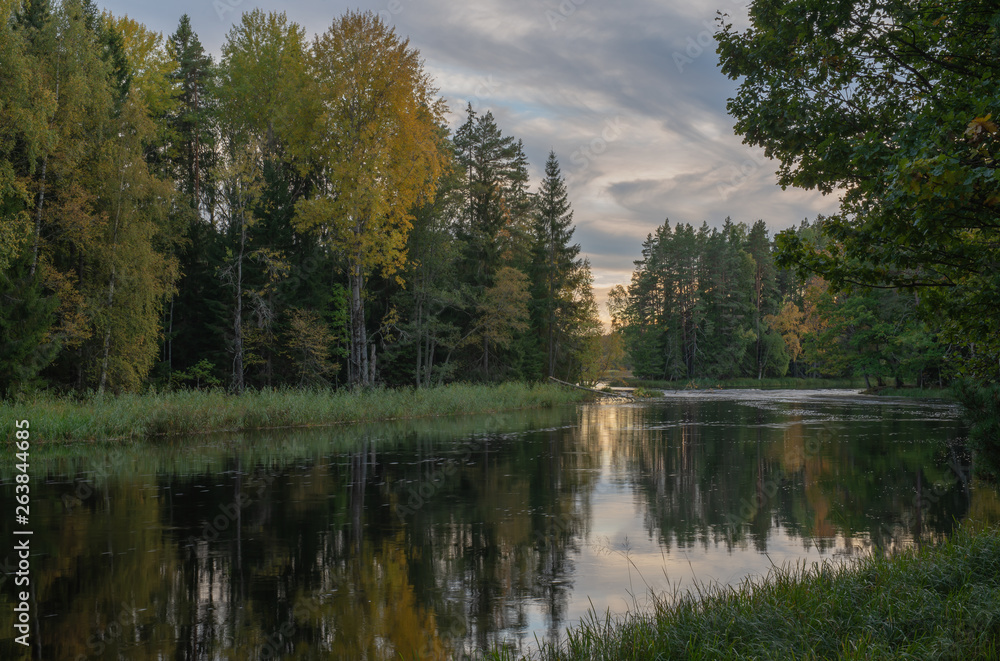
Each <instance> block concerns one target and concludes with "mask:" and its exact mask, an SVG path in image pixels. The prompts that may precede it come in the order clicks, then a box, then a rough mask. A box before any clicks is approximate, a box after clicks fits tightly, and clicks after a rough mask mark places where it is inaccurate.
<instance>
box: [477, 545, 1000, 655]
mask: <svg viewBox="0 0 1000 661" xmlns="http://www.w3.org/2000/svg"><path fill="white" fill-rule="evenodd" d="M515 658H518V657H516V656H515V655H512V654H511V653H510V652H507V651H494V652H492V653H490V654H488V655H487V656H486V659H489V660H491V661H500V660H501V659H515ZM525 658H527V657H525ZM530 658H534V659H542V660H544V661H571V660H582V659H588V660H592V659H608V660H610V659H617V660H628V659H793V658H794V659H827V658H829V659H832V658H841V659H889V658H891V659H998V658H1000V533H998V531H997V529H995V528H987V529H985V530H980V531H978V532H973V531H971V530H968V529H964V530H960V531H959V532H958V533H957V534H956V535H955V537H954V538H953V539H952V540H951V541H949V542H947V543H945V544H943V545H941V546H937V547H933V548H925V549H923V550H921V551H920V552H906V553H902V554H900V555H897V556H895V557H889V558H885V557H865V558H862V559H859V560H856V561H854V562H852V563H847V564H843V565H840V566H831V565H825V566H821V567H820V566H814V568H812V569H803V568H802V567H799V568H798V569H787V568H785V569H775V570H773V571H772V572H771V573H770V575H769V576H768V577H766V578H765V579H759V580H754V581H747V582H746V583H744V584H743V585H742V586H740V587H738V588H710V589H706V590H702V592H701V594H699V595H697V596H695V595H690V594H689V595H686V596H683V597H676V598H675V599H674V600H673V603H672V604H668V603H667V601H664V600H660V601H658V602H657V605H656V607H655V609H654V610H653V612H650V613H646V614H633V615H627V616H624V617H621V618H615V617H613V616H606V617H597V616H592V617H590V618H589V619H587V620H585V621H584V622H583V623H582V624H581V625H580V626H579V627H577V628H575V629H571V630H570V631H569V633H568V638H567V641H566V642H564V643H563V644H562V645H560V646H558V647H551V646H550V647H547V648H543V649H542V650H541V652H539V653H536V654H535V655H534V656H533V657H530Z"/></svg>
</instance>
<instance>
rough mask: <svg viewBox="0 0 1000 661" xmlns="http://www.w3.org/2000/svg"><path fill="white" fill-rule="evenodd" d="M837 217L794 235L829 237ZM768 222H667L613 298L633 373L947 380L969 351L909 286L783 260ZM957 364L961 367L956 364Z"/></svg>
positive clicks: (872, 383) (937, 384)
mask: <svg viewBox="0 0 1000 661" xmlns="http://www.w3.org/2000/svg"><path fill="white" fill-rule="evenodd" d="M825 223H826V219H824V218H823V217H822V216H820V217H819V218H817V219H816V220H815V221H813V222H809V221H802V223H801V224H800V225H799V226H798V227H797V228H794V229H793V230H791V232H789V233H787V234H786V236H795V237H797V238H799V239H800V240H803V241H807V240H808V241H814V242H823V241H825V239H824V235H823V228H824V225H825ZM775 253H776V250H775V245H774V242H773V241H772V240H771V238H770V237H769V235H768V230H767V227H766V225H765V223H764V221H763V220H758V221H757V222H755V223H754V224H753V225H752V226H747V225H746V224H745V223H734V222H732V221H731V220H730V219H728V218H727V219H726V220H725V222H724V224H723V226H722V228H721V229H714V228H711V229H710V228H709V227H708V225H707V224H703V225H702V226H701V227H700V228H699V229H697V230H695V229H694V228H693V227H692V226H691V225H685V224H681V223H678V224H676V225H675V226H674V227H673V228H671V226H670V222H669V221H667V222H666V223H664V224H663V225H662V226H661V227H659V228H658V229H657V230H656V233H655V234H650V235H649V236H648V237H647V239H646V241H645V242H644V243H643V245H642V259H641V260H638V261H637V262H636V269H635V272H634V273H633V275H632V282H631V283H630V284H629V286H628V287H624V286H622V285H618V286H617V287H615V288H614V289H613V290H612V292H611V295H610V301H609V308H610V310H611V313H612V325H613V327H614V330H615V331H616V332H618V333H621V335H622V336H623V339H624V343H625V347H626V349H627V353H628V355H629V357H630V361H631V367H632V370H633V372H634V373H635V374H636V375H637V376H640V377H643V378H647V379H656V380H671V381H677V380H681V381H683V380H689V379H698V378H709V379H719V380H724V379H732V378H738V377H749V378H755V379H761V378H763V377H783V376H786V375H788V376H792V377H844V376H856V377H859V378H861V377H863V378H864V379H865V381H866V385H867V386H868V387H869V388H872V387H881V386H886V385H891V386H895V387H903V386H904V385H906V386H917V387H920V388H924V387H934V388H941V387H942V386H943V384H944V383H946V382H948V381H950V379H951V377H952V376H953V374H954V372H950V371H949V358H950V357H952V356H957V355H958V354H959V353H960V350H959V349H958V348H957V347H956V346H955V344H954V343H952V342H948V341H947V340H946V339H945V333H944V329H943V327H942V326H941V325H940V324H938V325H935V324H934V323H933V322H932V321H929V320H927V319H925V318H924V317H922V316H921V315H920V314H919V310H918V304H919V302H920V301H919V298H920V297H919V295H918V294H916V293H906V292H905V291H903V290H900V289H872V288H869V289H857V290H855V291H838V290H835V289H833V288H832V287H831V286H830V284H829V282H827V281H826V280H825V279H823V278H822V277H821V276H819V275H816V274H807V273H805V272H803V271H800V270H799V269H796V268H780V267H778V266H776V264H775ZM952 367H954V366H952Z"/></svg>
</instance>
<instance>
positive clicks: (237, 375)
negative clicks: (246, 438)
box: [233, 218, 247, 394]
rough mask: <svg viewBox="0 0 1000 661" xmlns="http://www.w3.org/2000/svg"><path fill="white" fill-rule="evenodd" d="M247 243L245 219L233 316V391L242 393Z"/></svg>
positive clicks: (242, 227)
mask: <svg viewBox="0 0 1000 661" xmlns="http://www.w3.org/2000/svg"><path fill="white" fill-rule="evenodd" d="M246 243H247V224H246V218H244V219H243V222H242V223H241V225H240V253H239V255H238V256H237V258H236V314H235V315H233V317H234V319H233V332H234V338H233V354H234V355H233V390H234V391H235V392H236V393H237V394H240V393H242V392H243V388H244V383H243V253H244V251H245V249H246Z"/></svg>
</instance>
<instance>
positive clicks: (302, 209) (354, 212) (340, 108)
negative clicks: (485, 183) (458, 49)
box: [294, 12, 445, 385]
mask: <svg viewBox="0 0 1000 661" xmlns="http://www.w3.org/2000/svg"><path fill="white" fill-rule="evenodd" d="M310 69H311V71H310V73H311V76H310V77H311V79H312V84H313V85H314V87H313V89H312V94H313V96H314V100H315V101H316V106H315V107H316V108H317V115H316V117H315V121H314V124H313V125H312V130H311V131H309V133H308V134H304V135H302V136H300V138H301V140H300V141H299V144H298V145H297V149H298V150H299V151H300V153H301V155H302V157H303V160H308V161H309V162H310V163H311V165H312V166H313V167H314V168H316V171H317V172H318V173H319V178H318V179H319V181H318V186H317V192H316V194H315V195H313V196H312V197H311V198H310V199H308V200H304V201H302V202H300V203H299V204H297V205H296V214H295V221H294V222H295V226H296V229H298V230H299V231H303V232H313V233H316V234H317V235H319V236H320V237H321V238H322V240H323V241H324V242H326V244H327V246H328V247H329V248H330V249H332V250H335V251H337V252H338V253H340V254H341V255H343V257H344V261H345V263H346V265H347V276H348V282H349V295H350V297H351V300H350V306H349V307H350V347H351V351H350V363H349V375H348V378H349V380H350V382H351V383H353V384H361V385H370V384H372V382H373V380H374V371H375V370H374V351H373V352H372V355H371V357H370V355H369V352H368V336H367V333H366V329H365V311H364V298H365V284H366V280H367V279H368V277H369V276H370V275H372V274H373V273H375V272H379V273H381V274H382V275H383V276H391V275H393V274H395V273H396V272H398V271H399V270H401V268H402V267H403V265H404V264H405V262H406V238H407V236H408V235H409V232H410V228H411V227H412V224H411V223H412V218H413V216H412V215H411V210H412V209H413V208H414V206H415V205H416V204H417V203H419V202H421V201H424V200H427V199H429V198H431V197H432V196H433V194H434V191H435V187H436V184H437V181H438V178H439V176H440V173H441V170H442V167H443V166H444V156H443V155H442V154H441V152H440V150H439V149H438V146H437V142H438V141H437V139H436V135H435V128H436V126H437V125H438V124H440V123H442V121H443V114H444V110H445V107H444V104H443V102H442V101H441V100H439V99H437V98H436V96H435V95H436V92H437V90H435V89H434V88H433V87H432V86H431V83H430V79H429V78H428V76H427V75H426V74H425V73H424V71H423V65H422V63H421V61H420V58H419V54H418V53H417V51H416V50H414V49H412V48H410V47H409V42H408V41H407V40H405V39H400V38H399V37H398V36H397V35H396V33H395V31H394V30H393V29H392V28H391V27H390V26H388V25H386V24H385V23H384V22H382V20H381V19H379V18H378V17H377V16H376V15H375V14H374V13H372V12H367V13H359V12H349V13H347V14H345V15H344V16H342V17H340V18H338V19H336V20H335V21H334V23H333V25H332V26H330V29H329V30H327V31H326V33H324V34H322V35H319V36H317V37H316V38H315V40H314V41H313V44H312V49H311V52H310ZM397 277H398V276H397ZM373 349H374V347H373Z"/></svg>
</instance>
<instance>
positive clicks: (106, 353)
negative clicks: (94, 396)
mask: <svg viewBox="0 0 1000 661" xmlns="http://www.w3.org/2000/svg"><path fill="white" fill-rule="evenodd" d="M112 255H113V253H112ZM114 298H115V267H114V266H112V267H111V278H110V279H109V280H108V312H109V313H110V311H111V305H112V304H113V303H114ZM102 352H103V355H102V356H101V378H100V380H99V381H98V384H97V392H99V393H102V392H104V386H105V384H106V383H107V381H108V362H109V360H110V357H111V319H110V314H109V318H108V328H107V330H105V331H104V346H103V348H102Z"/></svg>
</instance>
